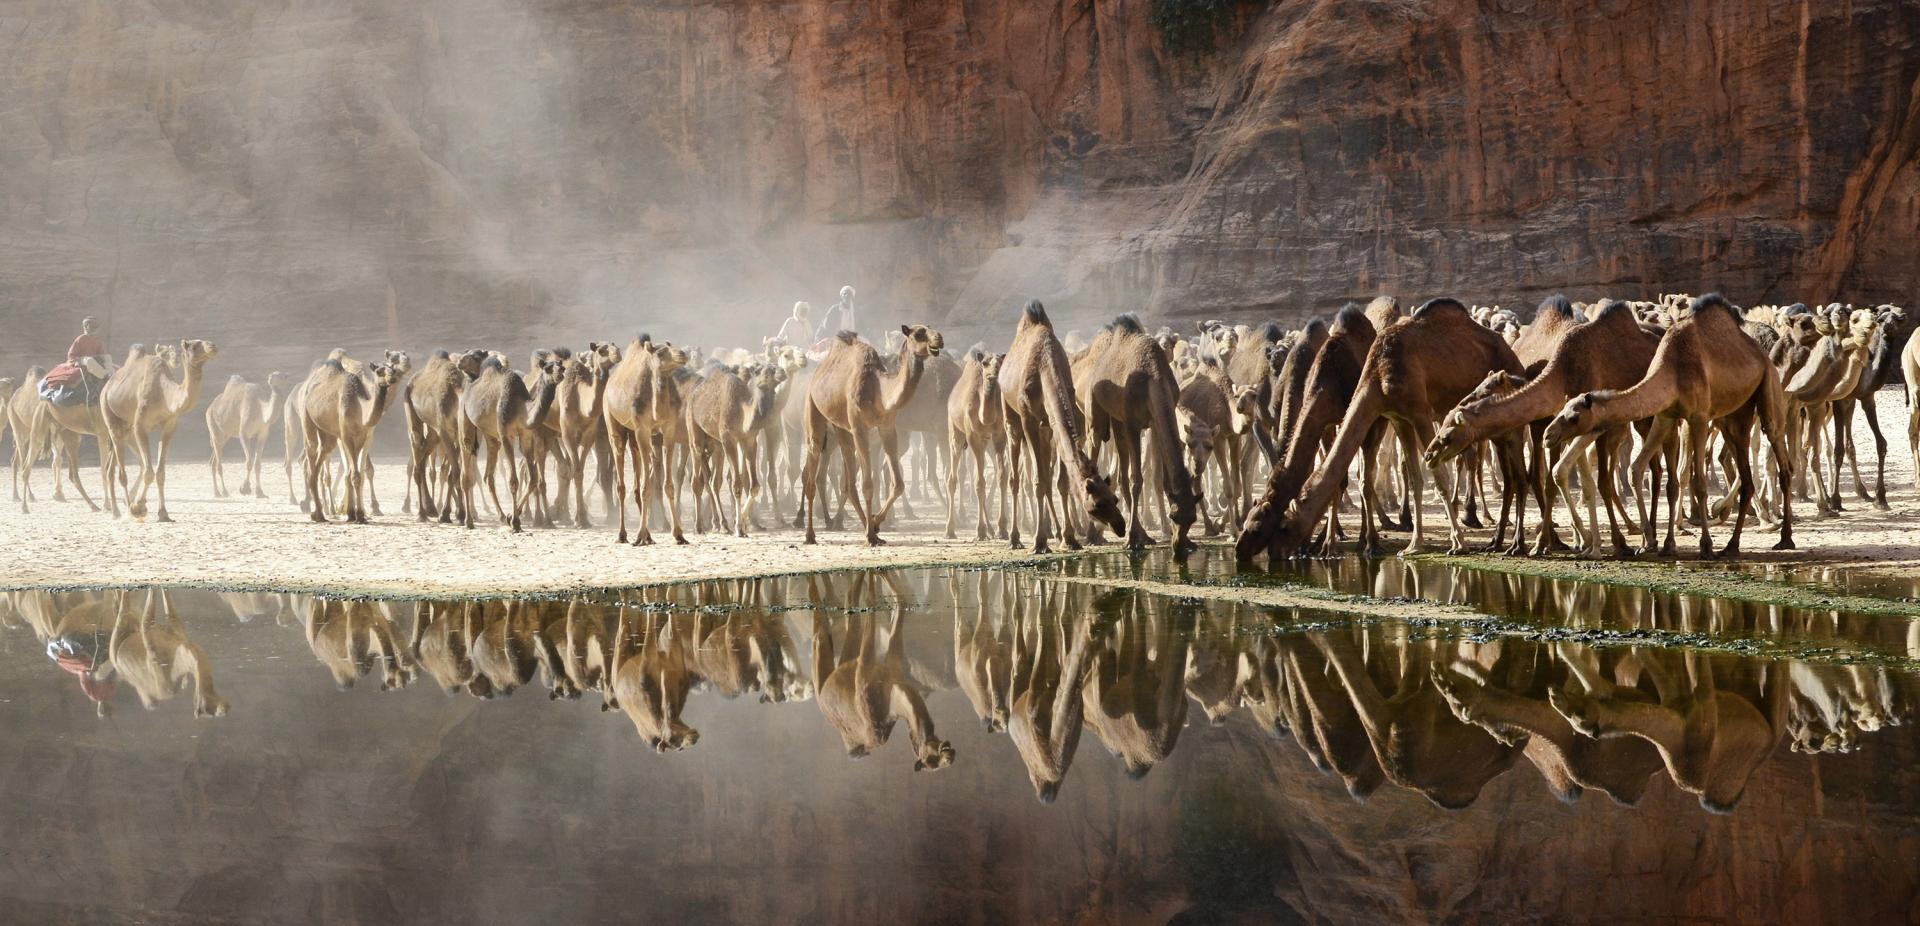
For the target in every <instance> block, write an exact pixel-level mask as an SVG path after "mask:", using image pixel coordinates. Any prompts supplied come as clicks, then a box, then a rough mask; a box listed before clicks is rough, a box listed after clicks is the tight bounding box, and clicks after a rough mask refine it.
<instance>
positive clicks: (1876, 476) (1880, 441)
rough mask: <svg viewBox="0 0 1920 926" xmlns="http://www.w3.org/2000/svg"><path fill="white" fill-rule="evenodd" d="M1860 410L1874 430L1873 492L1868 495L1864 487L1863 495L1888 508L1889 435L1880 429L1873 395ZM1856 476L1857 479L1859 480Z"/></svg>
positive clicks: (1881, 508) (1874, 504) (1868, 427)
mask: <svg viewBox="0 0 1920 926" xmlns="http://www.w3.org/2000/svg"><path fill="white" fill-rule="evenodd" d="M1860 411H1861V412H1862V413H1863V414H1865V415H1866V416H1867V430H1869V431H1871V432H1873V457H1874V472H1873V494H1872V496H1871V497H1868V496H1867V493H1866V492H1865V491H1864V489H1863V490H1862V491H1861V493H1860V494H1861V496H1862V497H1863V498H1867V500H1868V501H1870V502H1872V503H1873V507H1875V508H1878V509H1880V510H1881V511H1886V510H1888V507H1889V506H1888V505H1887V436H1886V435H1885V434H1883V433H1881V431H1880V412H1879V410H1878V408H1877V407H1876V406H1875V404H1874V401H1873V396H1871V395H1869V396H1867V397H1866V399H1864V400H1862V401H1861V403H1860ZM1857 478H1858V477H1856V481H1857Z"/></svg>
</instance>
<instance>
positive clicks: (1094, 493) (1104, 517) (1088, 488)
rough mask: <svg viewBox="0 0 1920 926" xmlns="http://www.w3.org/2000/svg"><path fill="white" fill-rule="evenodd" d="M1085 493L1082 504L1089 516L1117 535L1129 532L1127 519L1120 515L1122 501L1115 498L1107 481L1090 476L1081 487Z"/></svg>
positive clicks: (1096, 476)
mask: <svg viewBox="0 0 1920 926" xmlns="http://www.w3.org/2000/svg"><path fill="white" fill-rule="evenodd" d="M1080 488H1081V491H1083V492H1084V493H1085V498H1083V499H1082V502H1083V503H1084V504H1085V505H1086V507H1087V516H1088V517H1091V518H1093V519H1094V520H1095V521H1099V522H1100V523H1102V524H1105V525H1106V526H1107V527H1108V528H1109V529H1110V530H1112V531H1113V532H1114V533H1115V534H1125V533H1126V532H1127V519H1126V518H1125V517H1122V516H1121V514H1120V499H1119V498H1117V497H1115V496H1114V494H1113V489H1112V488H1111V487H1109V486H1108V485H1107V480H1106V479H1104V478H1102V477H1100V476H1098V475H1094V476H1088V477H1087V478H1086V481H1085V482H1084V483H1083V484H1082V485H1081V487H1080Z"/></svg>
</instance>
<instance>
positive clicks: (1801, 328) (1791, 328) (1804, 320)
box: [1775, 312, 1821, 349]
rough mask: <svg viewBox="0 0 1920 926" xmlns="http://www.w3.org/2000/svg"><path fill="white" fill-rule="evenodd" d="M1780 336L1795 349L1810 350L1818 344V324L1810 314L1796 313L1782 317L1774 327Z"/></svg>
mask: <svg viewBox="0 0 1920 926" xmlns="http://www.w3.org/2000/svg"><path fill="white" fill-rule="evenodd" d="M1775 327H1776V328H1778V329H1779V330H1780V336H1781V337H1783V338H1785V339H1786V340H1787V341H1788V342H1789V343H1791V344H1793V345H1794V346H1795V347H1804V348H1808V349H1811V348H1812V347H1813V346H1814V345H1815V344H1818V343H1820V337H1821V335H1820V324H1819V322H1818V321H1816V320H1815V318H1814V316H1813V313H1811V312H1798V313H1792V314H1788V315H1785V316H1783V317H1782V318H1781V319H1780V320H1779V322H1777V323H1776V325H1775Z"/></svg>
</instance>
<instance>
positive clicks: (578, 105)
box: [0, 0, 1920, 373]
mask: <svg viewBox="0 0 1920 926" xmlns="http://www.w3.org/2000/svg"><path fill="white" fill-rule="evenodd" d="M1148 7H1149V3H1148V0H966V2H959V3H909V2H906V0H847V2H836V3H826V2H784V3H782V2H766V0H752V2H747V0H704V2H703V0H678V2H668V0H650V2H638V3H610V2H585V0H420V2H411V3H392V2H376V0H265V2H263V0H154V2H149V3H141V4H119V3H73V2H69V0H22V2H19V3H15V4H11V5H9V6H8V7H7V9H6V10H4V11H0V26H4V28H0V61H4V62H5V65H4V67H5V69H6V73H5V76H6V80H5V81H4V82H0V255H3V256H4V259H0V307H3V308H0V317H4V318H5V319H6V320H7V321H8V323H9V324H8V325H7V329H8V334H9V337H7V338H5V339H4V340H0V364H4V369H6V370H8V371H9V372H10V371H11V370H12V369H13V368H16V367H18V366H20V365H22V364H24V363H25V362H27V361H28V360H29V359H33V360H45V359H46V358H48V357H49V356H52V355H56V354H57V353H58V352H59V351H60V350H61V349H62V348H63V347H64V345H65V343H66V341H67V339H68V338H70V337H71V333H72V328H73V326H74V322H75V321H76V320H77V318H78V316H79V315H81V314H86V313H94V314H98V315H101V316H103V317H104V318H106V319H107V321H108V333H109V335H110V340H111V341H112V342H113V344H114V347H115V350H116V352H117V351H120V350H123V349H124V347H125V345H126V344H127V343H128V342H132V341H144V340H152V339H155V338H159V337H173V336H212V337H215V338H218V339H220V340H221V341H222V345H223V353H222V358H221V361H220V364H221V367H222V370H220V371H217V372H220V373H225V372H231V371H236V370H237V371H241V372H254V371H258V370H264V369H265V368H267V367H271V366H278V367H286V368H290V369H304V365H305V363H306V362H307V361H309V360H310V359H312V358H313V357H316V356H318V355H319V354H320V353H321V352H323V351H324V350H325V349H326V348H328V347H331V346H336V345H339V346H346V347H349V348H352V349H355V350H370V349H372V348H375V347H378V346H387V345H398V346H403V347H407V348H410V349H415V350H421V349H427V348H431V347H436V346H459V345H464V344H468V343H486V344H489V345H500V346H514V347H520V346H525V345H530V344H532V343H533V342H534V341H552V340H559V339H567V340H579V339H582V338H584V337H586V336H588V335H608V334H612V335H617V336H628V335H631V334H632V333H634V332H635V331H637V330H639V329H640V328H642V327H647V328H652V329H655V330H660V331H663V332H666V333H669V334H671V335H673V336H678V337H682V338H694V339H730V340H732V341H734V342H747V341H754V340H757V336H758V334H759V333H761V332H760V331H759V329H762V328H764V329H766V330H765V333H771V331H772V329H773V327H774V326H775V325H776V324H777V319H778V317H779V315H780V314H781V313H782V311H783V308H784V306H786V305H788V304H790V303H791V301H792V300H794V299H797V298H808V299H812V300H813V301H814V302H815V303H816V304H824V303H826V302H830V301H831V298H832V297H831V295H830V294H831V293H832V292H833V290H834V289H835V288H837V286H838V285H839V284H840V283H842V282H849V281H850V282H853V283H855V284H856V285H857V286H859V287H860V289H861V294H862V303H863V305H864V306H866V307H868V310H867V314H866V316H865V320H867V321H870V322H873V323H875V324H877V323H879V322H886V321H893V320H897V319H904V318H907V317H913V318H917V319H933V320H936V321H944V322H945V323H946V324H947V325H949V326H950V327H952V328H954V329H956V330H957V331H960V332H962V333H964V334H973V333H979V334H985V333H987V332H991V331H998V330H1000V329H1002V328H1004V327H1005V326H1004V323H1003V320H1004V319H1005V318H1006V317H1007V314H1008V313H1009V312H1010V310H1011V308H1012V307H1013V306H1015V305H1017V304H1018V303H1019V302H1020V301H1022V300H1024V299H1025V298H1027V297H1029V296H1039V297H1041V298H1044V299H1047V300H1049V304H1050V305H1051V306H1053V307H1055V311H1056V313H1057V314H1059V315H1062V316H1063V317H1066V318H1069V319H1075V318H1081V317H1095V316H1104V315H1108V314H1111V313H1112V312H1115V311H1118V310H1122V309H1138V310H1144V311H1146V312H1148V313H1149V314H1167V315H1177V316H1181V317H1202V316H1214V315H1224V316H1233V317H1248V318H1251V317H1256V316H1270V315H1277V316H1281V317H1297V316H1299V315H1300V314H1302V313H1304V312H1306V311H1308V310H1318V309H1324V308H1326V307H1328V306H1331V305H1334V304H1337V303H1338V302H1339V301H1341V300H1344V299H1346V298H1348V297H1352V296H1363V295H1371V294H1373V293H1375V292H1379V291H1388V292H1394V293H1398V294H1401V295H1403V296H1404V297H1406V298H1409V299H1418V298H1422V297H1425V296H1428V295H1432V294H1435V293H1439V292H1453V293H1459V294H1463V295H1467V296H1471V297H1473V298H1476V299H1482V300H1507V301H1514V300H1524V301H1531V300H1533V299H1535V298H1537V297H1538V296H1539V295H1541V294H1543V293H1546V292H1549V291H1553V290H1558V289H1565V290H1567V291H1569V292H1570V293H1573V294H1575V295H1578V296H1596V295H1599V294H1601V293H1603V292H1604V293H1613V294H1618V295H1636V294H1651V293H1655V292H1658V291H1659V290H1661V289H1662V288H1665V287H1668V286H1672V287H1679V288H1684V289H1692V290H1701V289H1706V288H1709V287H1718V288H1722V289H1724V290H1725V291H1727V292H1728V293H1729V294H1730V295H1732V296H1733V297H1734V298H1735V299H1736V300H1741V301H1748V300H1753V301H1757V300H1762V299H1787V298H1798V299H1805V300H1808V301H1811V300H1814V299H1826V298H1840V299H1850V300H1855V301H1862V300H1882V299H1892V300H1900V301H1905V302H1908V303H1912V302H1914V301H1916V297H1920V269H1916V268H1917V267H1920V262H1916V260H1915V257H1916V253H1915V251H1916V245H1915V237H1916V236H1915V232H1916V229H1920V166H1916V149H1917V148H1920V94H1916V93H1915V83H1916V79H1920V50H1916V47H1915V45H1916V39H1917V38H1920V7H1916V6H1915V5H1913V4H1911V3H1906V2H1901V0H1849V2H1846V3H1812V2H1806V0H1753V2H1746V3H1739V4H1729V3H1717V2H1708V0H1604V2H1597V3H1596V2H1575V0H1557V2H1556V0H1480V2H1465V0H1284V2H1271V3H1268V2H1249V3H1248V4H1246V5H1244V6H1243V7H1242V8H1241V10H1240V12H1239V14H1238V16H1237V18H1236V20H1235V21H1234V22H1233V23H1232V24H1231V26H1230V27H1229V28H1227V29H1226V30H1224V31H1223V34H1222V35H1221V39H1220V42H1219V44H1218V47H1217V48H1216V49H1215V50H1214V51H1212V52H1211V53H1208V54H1205V55H1203V56H1199V57H1188V56H1179V55H1173V54H1170V53H1169V52H1168V51H1167V50H1166V49H1164V48H1163V47H1162V45H1161V42H1160V37H1159V34H1158V33H1157V31H1156V30H1155V29H1154V28H1153V26H1152V25H1151V23H1150V20H1149V15H1148ZM723 321H724V322H725V324H724V325H723V324H720V323H721V322H723Z"/></svg>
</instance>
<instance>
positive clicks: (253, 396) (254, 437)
mask: <svg viewBox="0 0 1920 926" xmlns="http://www.w3.org/2000/svg"><path fill="white" fill-rule="evenodd" d="M286 390H287V374H285V373H282V372H280V371H279V370H275V371H273V372H272V373H269V374H267V381H266V382H265V383H249V382H247V381H246V379H245V378H243V377H241V376H238V375H236V376H234V377H233V378H232V379H229V380H227V388H225V389H223V390H221V392H220V394H219V395H217V396H214V398H213V401H212V402H209V403H207V435H208V440H209V442H210V443H212V445H213V456H212V457H211V458H210V459H208V461H207V465H208V466H210V467H211V468H212V469H213V494H214V497H215V498H226V497H227V496H228V495H229V494H230V493H229V492H228V491H227V474H226V469H225V467H223V466H222V465H221V461H220V450H221V448H222V447H224V446H226V443H227V442H228V441H232V440H237V441H239V442H240V454H241V463H240V494H241V495H248V494H251V495H253V496H254V497H256V498H266V497H267V486H266V481H265V480H264V479H262V478H261V477H260V465H261V458H262V457H264V456H265V455H266V454H265V452H264V451H265V450H266V447H267V432H268V431H269V430H270V429H271V428H272V427H273V419H274V418H275V417H277V416H278V415H279V414H280V398H281V396H282V394H283V393H285V392H286Z"/></svg>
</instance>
